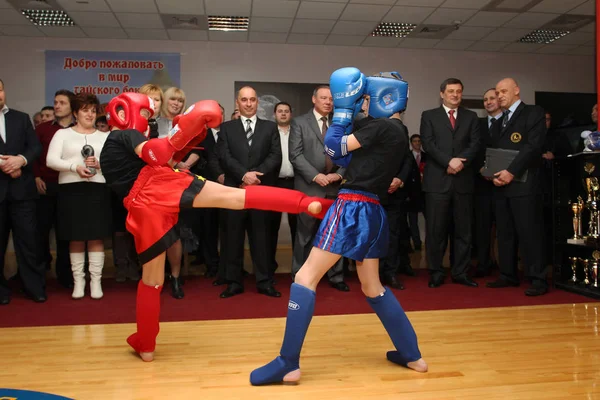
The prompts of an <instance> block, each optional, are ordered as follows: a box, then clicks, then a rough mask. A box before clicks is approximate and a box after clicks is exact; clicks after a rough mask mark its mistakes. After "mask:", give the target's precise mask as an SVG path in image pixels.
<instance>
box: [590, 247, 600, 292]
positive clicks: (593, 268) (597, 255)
mask: <svg viewBox="0 0 600 400" xmlns="http://www.w3.org/2000/svg"><path fill="white" fill-rule="evenodd" d="M592 258H593V259H594V261H592V263H591V265H590V275H591V277H592V280H591V286H592V287H593V288H598V287H600V285H598V264H599V263H600V262H599V261H598V260H600V251H598V250H596V251H594V253H593V254H592Z"/></svg>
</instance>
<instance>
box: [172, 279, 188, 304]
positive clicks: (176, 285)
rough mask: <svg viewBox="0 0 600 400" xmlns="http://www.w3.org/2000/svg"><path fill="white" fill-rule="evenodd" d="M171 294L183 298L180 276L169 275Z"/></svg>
mask: <svg viewBox="0 0 600 400" xmlns="http://www.w3.org/2000/svg"><path fill="white" fill-rule="evenodd" d="M170 280H171V296H172V297H173V298H176V299H178V300H179V299H183V297H184V296H185V293H183V288H182V287H181V278H180V277H177V278H175V277H174V276H171V279H170Z"/></svg>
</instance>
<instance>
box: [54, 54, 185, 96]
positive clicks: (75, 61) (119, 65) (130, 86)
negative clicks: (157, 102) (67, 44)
mask: <svg viewBox="0 0 600 400" xmlns="http://www.w3.org/2000/svg"><path fill="white" fill-rule="evenodd" d="M180 71H181V59H180V55H179V54H178V53H122V52H99V51H68V50H66V51H63V50H60V51H59V50H47V51H46V97H45V98H46V105H50V106H51V105H52V104H53V103H54V93H55V92H56V91H57V90H59V89H68V90H71V91H72V92H74V93H82V92H85V93H92V94H95V95H96V96H98V99H100V102H101V103H107V102H108V101H110V99H112V98H113V97H114V96H116V95H118V94H120V93H123V92H137V91H138V90H139V88H140V86H142V85H144V84H146V83H153V84H155V85H158V86H160V87H161V88H162V89H163V91H164V90H166V89H168V88H169V87H171V86H176V87H180Z"/></svg>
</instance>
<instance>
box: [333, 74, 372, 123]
mask: <svg viewBox="0 0 600 400" xmlns="http://www.w3.org/2000/svg"><path fill="white" fill-rule="evenodd" d="M329 87H330V89H331V95H332V97H333V120H332V122H333V124H336V125H341V126H342V127H344V128H346V127H348V126H350V125H352V121H353V120H354V115H355V114H356V113H357V112H359V111H360V109H361V108H362V104H363V100H364V99H363V95H364V93H365V88H366V80H365V75H364V74H363V73H362V72H360V70H359V69H357V68H354V67H345V68H340V69H338V70H336V71H334V72H333V74H331V78H330V79H329Z"/></svg>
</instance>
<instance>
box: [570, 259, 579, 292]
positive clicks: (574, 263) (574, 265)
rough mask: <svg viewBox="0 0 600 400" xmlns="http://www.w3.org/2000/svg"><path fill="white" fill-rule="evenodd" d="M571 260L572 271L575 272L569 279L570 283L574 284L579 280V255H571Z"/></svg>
mask: <svg viewBox="0 0 600 400" xmlns="http://www.w3.org/2000/svg"><path fill="white" fill-rule="evenodd" d="M569 260H570V261H571V271H572V272H573V276H571V279H569V283H570V284H572V285H574V284H576V283H577V282H578V281H577V261H578V260H579V259H578V258H577V257H569Z"/></svg>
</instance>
